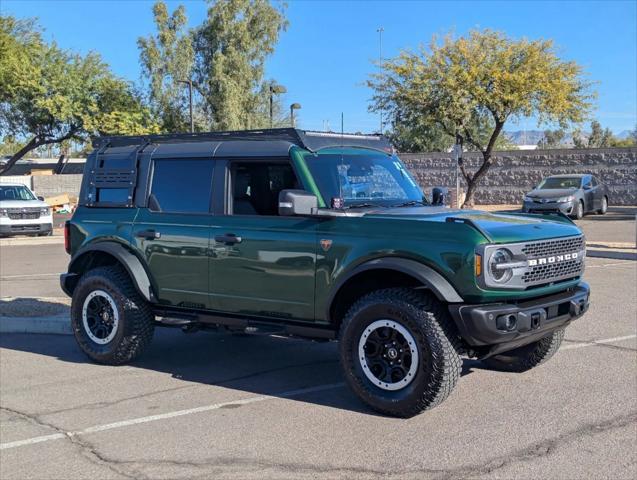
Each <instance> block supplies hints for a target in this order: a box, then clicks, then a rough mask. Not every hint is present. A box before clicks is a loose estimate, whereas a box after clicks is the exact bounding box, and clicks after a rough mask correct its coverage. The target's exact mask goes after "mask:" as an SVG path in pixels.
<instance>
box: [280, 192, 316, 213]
mask: <svg viewBox="0 0 637 480" xmlns="http://www.w3.org/2000/svg"><path fill="white" fill-rule="evenodd" d="M317 208H318V199H317V198H316V195H313V194H311V193H308V192H306V191H305V190H281V192H279V215H280V216H282V217H289V216H293V215H312V214H313V213H314V212H315V211H316V209H317Z"/></svg>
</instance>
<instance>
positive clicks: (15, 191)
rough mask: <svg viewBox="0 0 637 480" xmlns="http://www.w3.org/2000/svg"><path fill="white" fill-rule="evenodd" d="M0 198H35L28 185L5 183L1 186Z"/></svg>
mask: <svg viewBox="0 0 637 480" xmlns="http://www.w3.org/2000/svg"><path fill="white" fill-rule="evenodd" d="M0 200H35V197H34V196H33V194H32V193H31V190H29V189H28V188H27V187H23V186H14V185H11V186H9V185H5V186H0Z"/></svg>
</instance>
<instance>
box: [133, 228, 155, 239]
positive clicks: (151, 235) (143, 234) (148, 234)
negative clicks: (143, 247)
mask: <svg viewBox="0 0 637 480" xmlns="http://www.w3.org/2000/svg"><path fill="white" fill-rule="evenodd" d="M135 236H136V237H139V238H145V239H146V240H155V239H156V238H161V233H159V232H156V231H155V230H140V231H139V232H137V233H136V234H135Z"/></svg>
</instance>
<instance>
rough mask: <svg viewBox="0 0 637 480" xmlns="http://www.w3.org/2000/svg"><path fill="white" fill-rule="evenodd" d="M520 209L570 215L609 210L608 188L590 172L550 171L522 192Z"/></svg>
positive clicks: (575, 215) (575, 216)
mask: <svg viewBox="0 0 637 480" xmlns="http://www.w3.org/2000/svg"><path fill="white" fill-rule="evenodd" d="M522 209H523V210H524V211H525V212H528V213H543V212H547V211H555V212H558V211H559V212H562V213H564V214H565V215H568V216H570V217H572V218H577V219H579V218H582V217H583V216H584V214H586V213H590V212H596V213H599V214H601V215H603V214H605V213H606V210H608V189H607V188H606V185H604V184H603V183H601V182H600V181H599V180H597V178H595V177H594V176H593V175H588V174H583V175H553V176H551V177H547V178H545V179H544V180H542V181H541V182H540V184H539V185H538V186H537V187H535V188H534V189H533V190H531V191H530V192H529V193H527V194H526V195H525V196H524V201H523V205H522Z"/></svg>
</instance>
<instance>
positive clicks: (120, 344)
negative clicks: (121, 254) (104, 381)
mask: <svg viewBox="0 0 637 480" xmlns="http://www.w3.org/2000/svg"><path fill="white" fill-rule="evenodd" d="M154 321H155V319H154V316H153V313H152V311H151V309H150V307H149V305H148V304H147V303H146V301H145V300H144V299H143V298H142V297H141V295H140V294H139V293H138V292H137V290H136V289H135V287H134V285H133V282H132V281H131V279H130V277H129V276H128V274H127V273H126V271H125V270H124V269H123V268H121V267H119V266H110V267H100V268H96V269H93V270H90V271H88V272H86V273H85V274H84V275H82V278H81V279H80V281H79V283H78V285H77V287H76V288H75V291H74V292H73V300H72V303H71V325H72V327H73V332H74V333H75V338H76V340H77V343H78V344H79V346H80V348H81V349H82V350H83V351H84V353H86V355H88V356H89V357H90V358H91V359H92V360H95V361H96V362H98V363H104V364H107V365H121V364H123V363H127V362H130V361H131V360H133V359H134V358H136V357H137V356H139V355H140V354H141V353H142V352H143V351H144V349H145V348H146V347H147V346H148V345H149V344H150V341H151V339H152V337H153V331H154Z"/></svg>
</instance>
